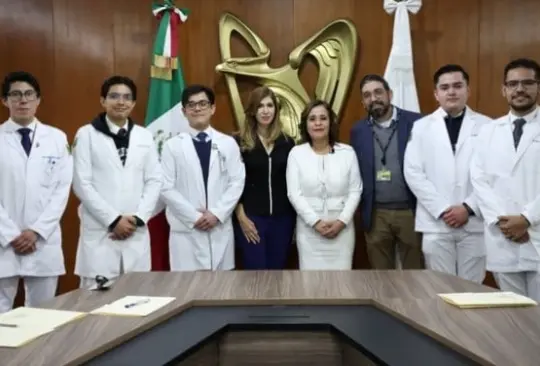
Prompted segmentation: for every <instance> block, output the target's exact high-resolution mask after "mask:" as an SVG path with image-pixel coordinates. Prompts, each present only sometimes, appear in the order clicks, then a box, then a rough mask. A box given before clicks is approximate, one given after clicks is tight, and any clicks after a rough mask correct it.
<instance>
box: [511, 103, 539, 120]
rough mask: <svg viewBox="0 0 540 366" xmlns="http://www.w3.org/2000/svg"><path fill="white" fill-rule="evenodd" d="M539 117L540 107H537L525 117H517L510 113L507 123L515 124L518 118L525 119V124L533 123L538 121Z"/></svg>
mask: <svg viewBox="0 0 540 366" xmlns="http://www.w3.org/2000/svg"><path fill="white" fill-rule="evenodd" d="M537 116H538V106H536V108H535V109H533V110H532V111H531V112H530V113H529V114H526V115H525V116H523V117H520V116H516V115H515V114H513V113H512V111H510V112H509V113H508V118H506V122H507V123H514V121H515V120H516V119H518V118H523V119H524V120H525V123H529V122H533V121H535V120H536V117H537Z"/></svg>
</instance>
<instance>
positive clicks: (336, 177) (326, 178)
mask: <svg viewBox="0 0 540 366" xmlns="http://www.w3.org/2000/svg"><path fill="white" fill-rule="evenodd" d="M362 187H363V185H362V178H361V176H360V169H359V166H358V159H357V157H356V154H355V152H354V150H353V149H352V147H350V146H349V145H346V144H336V145H335V147H334V152H333V153H330V154H327V155H318V154H316V153H315V152H314V151H313V149H312V148H311V146H310V145H309V143H304V144H301V145H298V146H295V147H294V148H293V149H292V150H291V152H290V154H289V158H288V162H287V192H288V196H289V200H290V201H291V204H292V205H293V207H294V208H295V210H296V213H297V221H296V245H297V247H298V257H299V262H300V269H301V270H309V269H314V270H330V269H336V270H347V269H351V268H352V260H353V252H354V246H355V230H354V219H353V218H354V213H355V211H356V209H357V207H358V204H359V203H360V197H361V194H362ZM336 219H337V220H341V221H342V222H343V223H344V224H345V225H346V226H345V228H344V229H343V230H342V231H341V232H340V233H339V235H338V236H337V237H335V238H333V239H327V238H325V237H323V236H322V235H320V234H319V233H318V232H317V231H316V230H315V228H314V227H313V226H314V225H315V223H316V222H317V221H319V220H336Z"/></svg>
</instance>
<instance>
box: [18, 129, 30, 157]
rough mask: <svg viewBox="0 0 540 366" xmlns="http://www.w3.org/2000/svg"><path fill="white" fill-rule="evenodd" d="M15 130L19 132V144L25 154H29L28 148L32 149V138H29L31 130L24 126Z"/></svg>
mask: <svg viewBox="0 0 540 366" xmlns="http://www.w3.org/2000/svg"><path fill="white" fill-rule="evenodd" d="M17 132H19V133H20V134H21V145H22V147H23V149H24V151H25V152H26V156H28V155H30V149H32V140H30V134H31V133H32V130H31V129H29V128H27V127H24V128H19V130H18V131H17Z"/></svg>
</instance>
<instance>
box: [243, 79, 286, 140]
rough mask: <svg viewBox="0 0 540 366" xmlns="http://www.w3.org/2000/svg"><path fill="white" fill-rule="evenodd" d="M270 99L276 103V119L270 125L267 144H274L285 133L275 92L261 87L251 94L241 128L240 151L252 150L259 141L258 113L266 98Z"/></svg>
mask: <svg viewBox="0 0 540 366" xmlns="http://www.w3.org/2000/svg"><path fill="white" fill-rule="evenodd" d="M266 97H270V99H272V102H273V103H274V108H275V109H274V111H275V112H274V119H273V120H272V122H271V123H270V126H269V130H268V132H269V133H268V136H267V142H268V143H269V144H273V143H274V142H275V141H276V140H277V139H278V137H279V136H280V135H281V134H282V133H283V132H282V129H281V121H280V119H279V111H280V106H279V103H278V100H277V97H276V95H275V94H274V92H273V91H272V90H271V89H270V88H268V87H267V86H260V87H257V88H255V89H253V91H252V92H251V94H250V95H249V98H248V103H247V107H246V109H245V119H244V125H243V126H242V127H241V128H240V132H239V134H238V135H239V137H240V149H241V150H242V151H245V150H248V151H249V150H252V149H253V148H254V147H255V142H256V141H257V124H258V122H257V111H258V110H259V107H260V105H261V102H262V100H263V99H264V98H266Z"/></svg>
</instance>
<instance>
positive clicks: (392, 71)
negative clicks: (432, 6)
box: [384, 0, 422, 112]
mask: <svg viewBox="0 0 540 366" xmlns="http://www.w3.org/2000/svg"><path fill="white" fill-rule="evenodd" d="M421 7H422V0H402V1H396V0H384V10H386V12H387V13H388V14H392V13H394V12H395V15H394V35H393V39H392V49H391V50H390V57H389V58H388V62H387V64H386V70H385V72H384V78H385V79H386V80H387V81H388V83H389V84H390V88H392V90H393V92H394V99H393V100H392V102H393V104H394V105H395V106H397V107H399V108H403V109H407V110H410V111H414V112H420V105H419V103H418V95H417V91H416V82H415V80H414V68H413V51H412V41H411V26H410V24H409V12H411V13H413V14H416V13H418V11H419V10H420V8H421Z"/></svg>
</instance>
